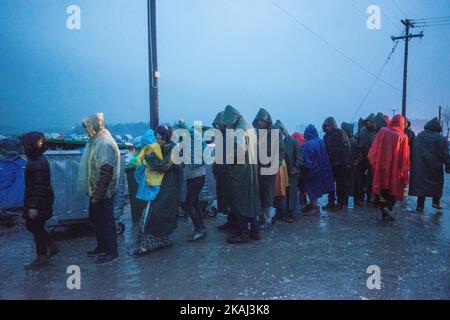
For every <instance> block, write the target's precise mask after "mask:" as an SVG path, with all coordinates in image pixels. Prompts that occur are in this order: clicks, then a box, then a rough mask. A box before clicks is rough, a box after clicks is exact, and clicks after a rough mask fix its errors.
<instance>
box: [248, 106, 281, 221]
mask: <svg viewBox="0 0 450 320" xmlns="http://www.w3.org/2000/svg"><path fill="white" fill-rule="evenodd" d="M253 128H255V129H256V134H257V138H258V166H259V196H260V200H261V209H262V219H261V220H262V221H261V225H260V227H261V228H262V229H265V228H269V227H270V226H271V225H272V218H273V217H274V213H273V201H274V198H275V180H276V177H277V172H278V170H277V171H276V172H275V173H273V174H267V173H263V172H262V169H263V168H268V167H270V166H271V165H272V164H271V163H269V164H263V163H262V162H261V161H260V160H261V154H260V146H261V144H264V143H265V144H266V146H267V155H272V152H277V151H278V160H279V163H278V168H279V167H280V166H281V163H282V161H283V157H284V141H283V138H282V136H281V133H280V132H279V133H278V135H279V137H278V141H279V143H278V146H277V147H278V150H271V148H272V144H271V141H272V140H271V139H272V134H273V132H272V129H274V128H273V122H272V117H271V116H270V114H269V112H267V110H265V109H262V108H261V109H260V110H259V111H258V114H257V115H256V117H255V119H254V120H253ZM278 168H277V169H278Z"/></svg>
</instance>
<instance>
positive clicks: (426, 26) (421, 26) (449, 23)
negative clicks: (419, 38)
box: [414, 21, 450, 28]
mask: <svg viewBox="0 0 450 320" xmlns="http://www.w3.org/2000/svg"><path fill="white" fill-rule="evenodd" d="M449 25H450V21H448V22H445V23H435V24H427V23H424V24H418V25H416V24H414V27H416V28H428V27H440V26H449Z"/></svg>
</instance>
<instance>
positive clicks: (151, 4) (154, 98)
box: [147, 0, 159, 130]
mask: <svg viewBox="0 0 450 320" xmlns="http://www.w3.org/2000/svg"><path fill="white" fill-rule="evenodd" d="M147 20H148V68H149V73H150V74H149V78H150V80H149V83H150V92H149V94H150V128H152V129H153V130H155V129H156V128H157V127H158V125H159V106H158V79H159V71H158V52H157V47H156V0H147Z"/></svg>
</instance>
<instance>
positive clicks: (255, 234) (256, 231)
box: [250, 226, 261, 241]
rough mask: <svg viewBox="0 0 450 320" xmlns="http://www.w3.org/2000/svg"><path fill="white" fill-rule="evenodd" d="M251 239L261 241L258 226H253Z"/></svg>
mask: <svg viewBox="0 0 450 320" xmlns="http://www.w3.org/2000/svg"><path fill="white" fill-rule="evenodd" d="M250 238H251V239H252V240H256V241H258V240H261V234H260V233H259V228H258V227H257V226H252V229H251V230H250Z"/></svg>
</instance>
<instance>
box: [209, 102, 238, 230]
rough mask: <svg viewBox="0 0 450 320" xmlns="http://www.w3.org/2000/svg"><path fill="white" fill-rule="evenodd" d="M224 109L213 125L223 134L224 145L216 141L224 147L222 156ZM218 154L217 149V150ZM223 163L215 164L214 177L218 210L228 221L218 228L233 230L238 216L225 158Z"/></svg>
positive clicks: (224, 133)
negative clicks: (231, 208)
mask: <svg viewBox="0 0 450 320" xmlns="http://www.w3.org/2000/svg"><path fill="white" fill-rule="evenodd" d="M224 113H225V112H224V111H221V112H219V113H218V114H217V116H216V118H215V119H214V121H213V123H212V125H213V127H214V128H215V129H217V130H219V131H220V132H221V134H222V145H219V144H218V143H217V140H215V141H216V145H215V147H216V148H222V156H225V155H226V141H225V137H226V132H225V125H224V123H223V116H224ZM216 155H217V151H216ZM221 162H222V163H217V162H215V163H214V164H213V173H214V178H215V180H216V197H217V210H218V212H222V213H223V214H225V215H226V216H227V222H226V223H224V224H223V225H220V226H218V227H217V228H218V229H219V230H220V231H227V232H228V231H232V230H236V228H237V220H236V216H234V215H233V214H231V212H230V191H229V190H228V189H227V179H228V175H227V166H226V164H225V161H224V159H222V161H221Z"/></svg>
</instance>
